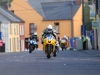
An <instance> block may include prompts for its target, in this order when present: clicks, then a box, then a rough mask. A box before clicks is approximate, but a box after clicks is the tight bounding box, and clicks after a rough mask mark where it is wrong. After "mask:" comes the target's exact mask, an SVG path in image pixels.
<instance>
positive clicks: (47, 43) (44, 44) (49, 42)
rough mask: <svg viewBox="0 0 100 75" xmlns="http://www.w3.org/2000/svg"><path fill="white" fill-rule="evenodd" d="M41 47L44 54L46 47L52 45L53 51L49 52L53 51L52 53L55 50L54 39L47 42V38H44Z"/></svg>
mask: <svg viewBox="0 0 100 75" xmlns="http://www.w3.org/2000/svg"><path fill="white" fill-rule="evenodd" d="M43 42H44V43H43V47H44V49H43V50H44V51H45V52H46V45H52V46H53V49H52V50H51V51H53V52H54V50H55V46H56V40H55V39H52V40H48V39H47V38H45V39H44V40H43ZM51 54H52V52H51Z"/></svg>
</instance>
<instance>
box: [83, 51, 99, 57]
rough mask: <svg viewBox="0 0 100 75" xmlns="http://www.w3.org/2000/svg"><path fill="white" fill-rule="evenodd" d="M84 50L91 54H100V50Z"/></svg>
mask: <svg viewBox="0 0 100 75" xmlns="http://www.w3.org/2000/svg"><path fill="white" fill-rule="evenodd" d="M82 51H83V52H86V53H88V54H91V55H95V56H100V50H82Z"/></svg>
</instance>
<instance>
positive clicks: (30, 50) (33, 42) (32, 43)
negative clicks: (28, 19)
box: [29, 39, 38, 53]
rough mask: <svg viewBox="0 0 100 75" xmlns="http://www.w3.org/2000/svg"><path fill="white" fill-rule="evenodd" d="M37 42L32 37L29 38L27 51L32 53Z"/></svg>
mask: <svg viewBox="0 0 100 75" xmlns="http://www.w3.org/2000/svg"><path fill="white" fill-rule="evenodd" d="M37 45H38V44H37V42H36V40H35V39H34V40H33V39H32V40H30V41H29V53H32V51H34V50H35V48H37Z"/></svg>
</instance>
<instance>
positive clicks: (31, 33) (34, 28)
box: [29, 23, 35, 35]
mask: <svg viewBox="0 0 100 75" xmlns="http://www.w3.org/2000/svg"><path fill="white" fill-rule="evenodd" d="M31 25H34V23H29V34H30V35H31V34H32V33H31V30H32V29H33V30H34V31H35V28H31ZM34 27H35V25H34Z"/></svg>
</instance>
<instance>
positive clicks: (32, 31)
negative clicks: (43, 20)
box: [29, 23, 35, 34]
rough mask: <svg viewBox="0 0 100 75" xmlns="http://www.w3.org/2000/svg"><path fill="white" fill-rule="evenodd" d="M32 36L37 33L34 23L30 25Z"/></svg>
mask: <svg viewBox="0 0 100 75" xmlns="http://www.w3.org/2000/svg"><path fill="white" fill-rule="evenodd" d="M29 30H30V34H32V33H34V31H35V27H34V23H30V29H29Z"/></svg>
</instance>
